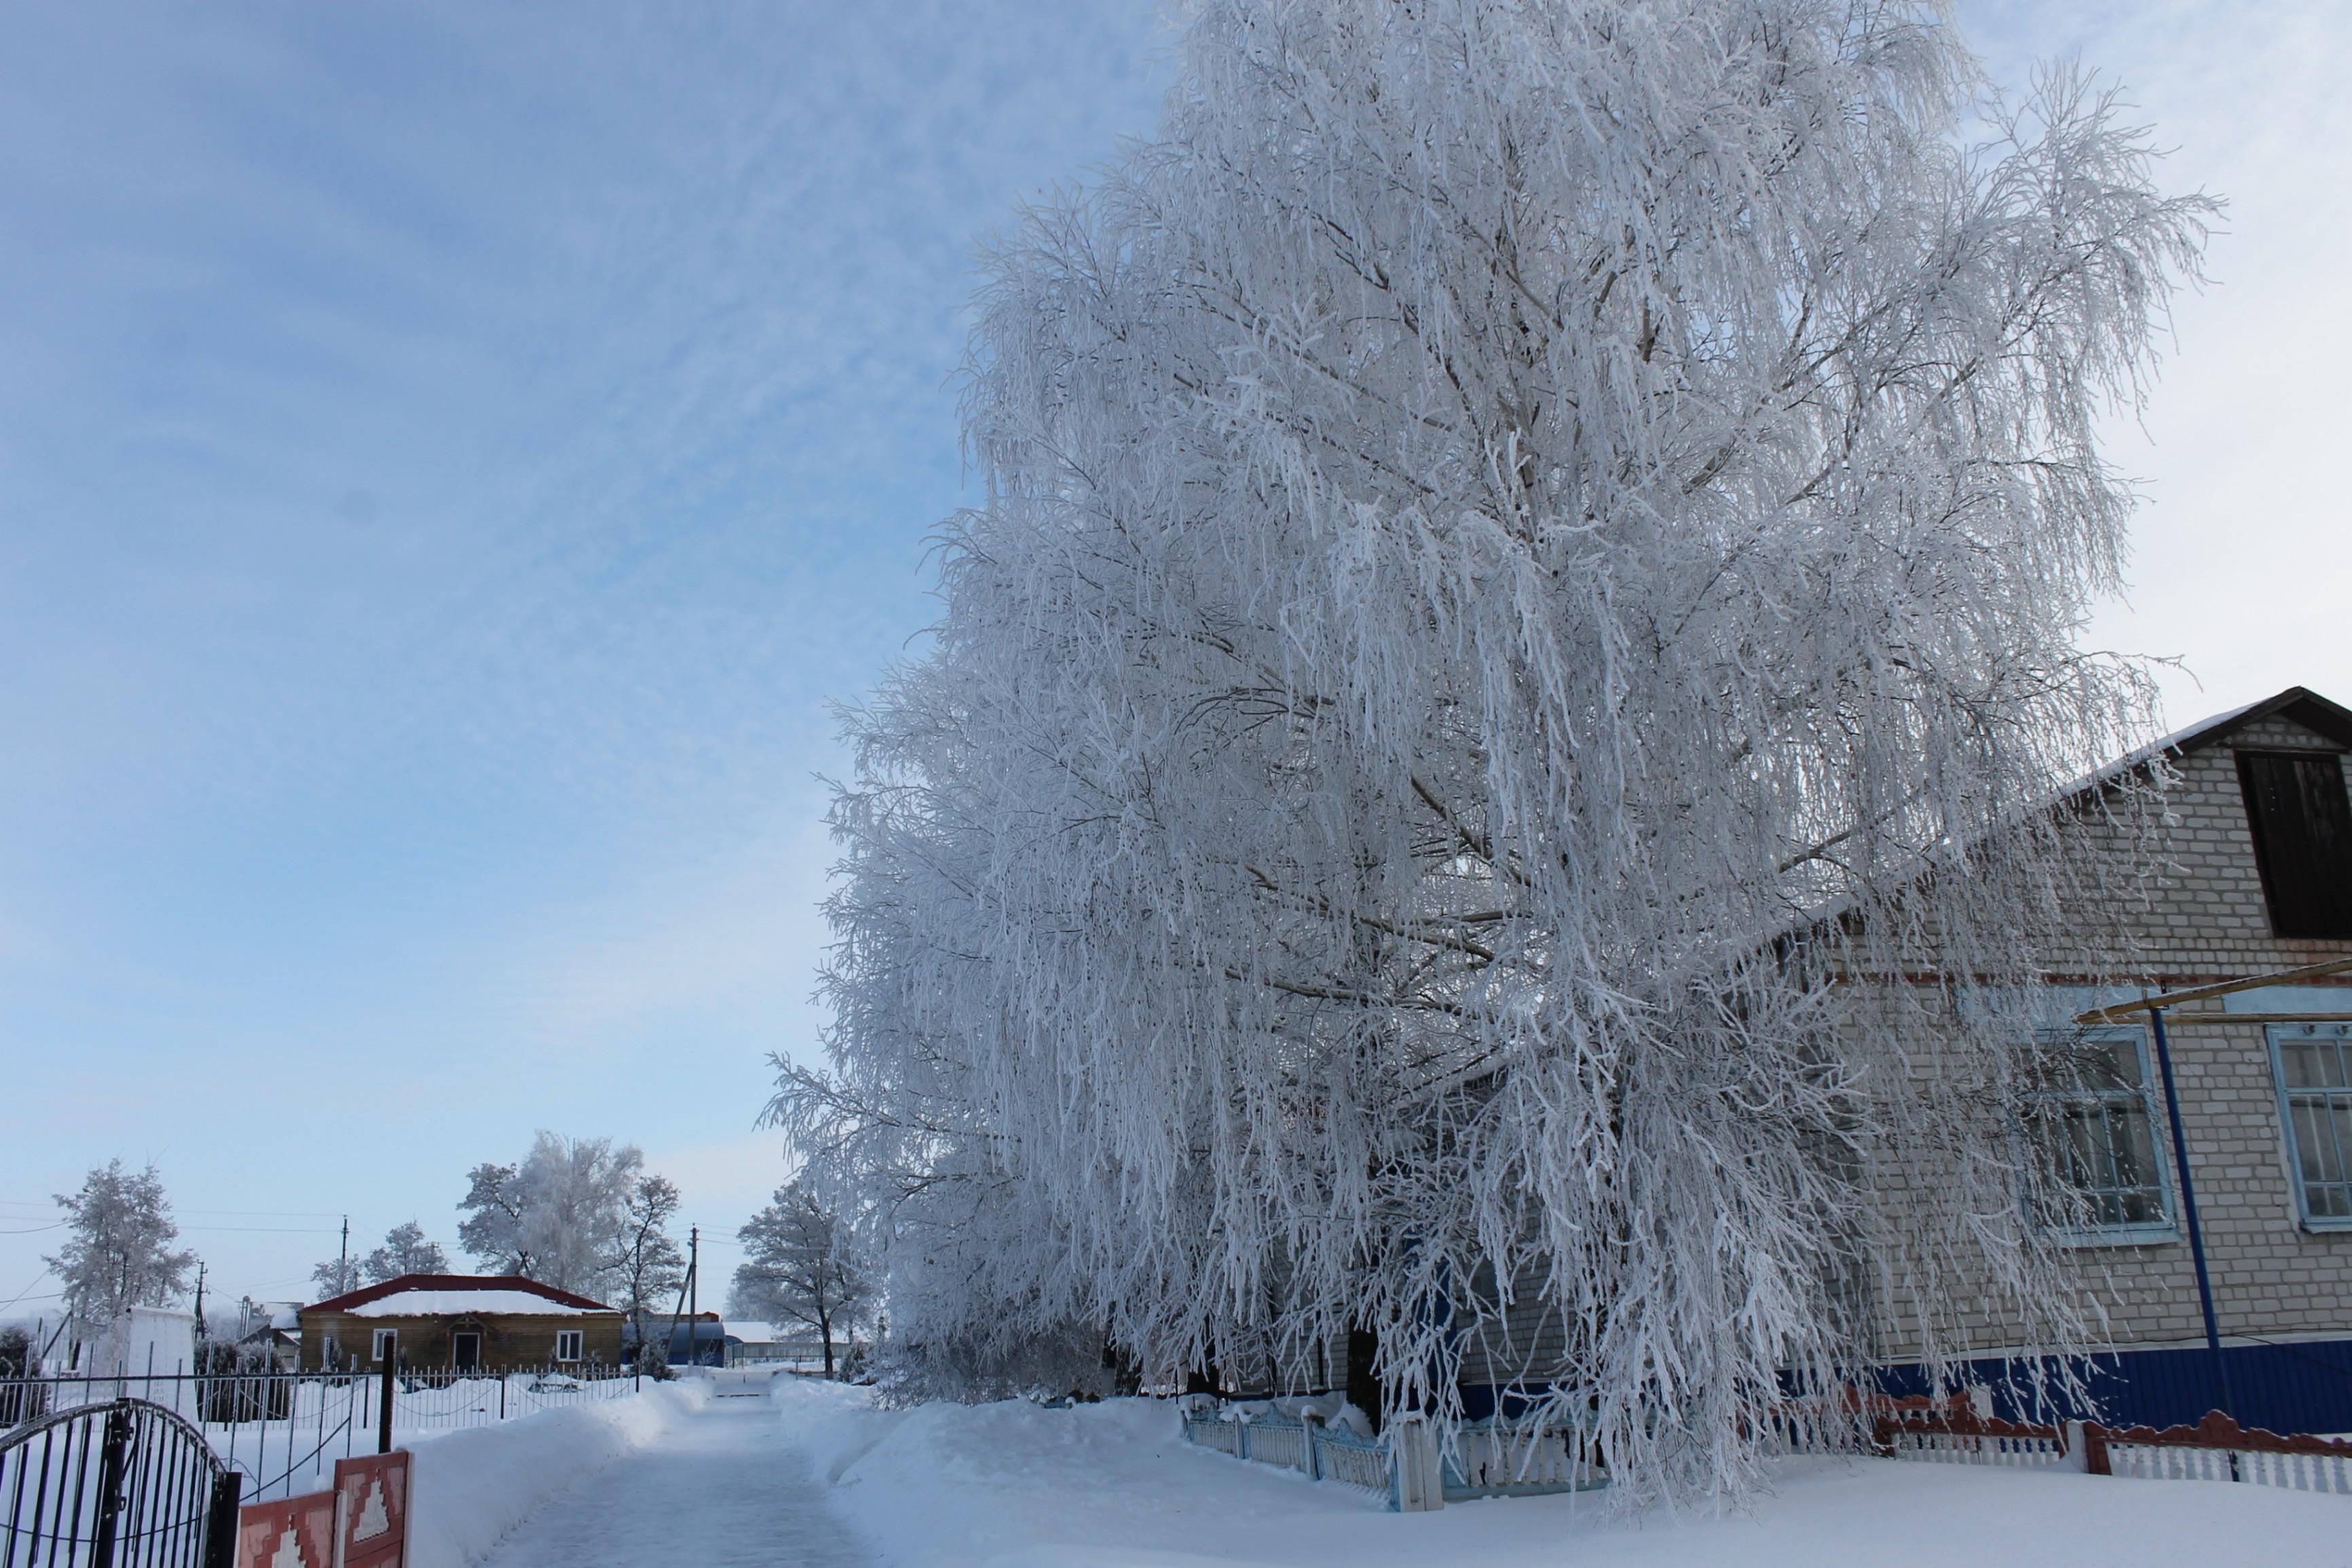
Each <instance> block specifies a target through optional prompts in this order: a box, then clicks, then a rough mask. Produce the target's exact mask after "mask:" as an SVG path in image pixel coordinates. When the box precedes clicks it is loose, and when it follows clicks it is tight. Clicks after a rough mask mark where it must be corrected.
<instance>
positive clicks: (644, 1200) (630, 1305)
mask: <svg viewBox="0 0 2352 1568" xmlns="http://www.w3.org/2000/svg"><path fill="white" fill-rule="evenodd" d="M682 1201H683V1200H682V1199H681V1198H680V1197H679V1195H678V1191H677V1184H676V1183H674V1182H672V1181H671V1180H670V1179H669V1178H668V1177H667V1176H661V1175H646V1176H640V1177H638V1178H637V1179H636V1181H635V1182H634V1183H632V1184H630V1187H629V1192H628V1196H627V1198H626V1200H625V1202H624V1203H623V1205H622V1210H621V1228H620V1232H619V1234H618V1235H617V1236H616V1237H614V1249H613V1254H612V1257H611V1258H610V1259H609V1260H608V1262H607V1265H606V1268H605V1274H606V1276H607V1277H608V1278H609V1279H611V1280H612V1281H613V1286H612V1289H611V1292H610V1300H611V1301H612V1303H613V1305H614V1306H616V1307H618V1308H620V1309H621V1310H623V1311H625V1312H626V1313H628V1314H629V1321H630V1322H631V1323H632V1324H633V1325H634V1326H635V1331H636V1337H637V1342H638V1343H639V1344H640V1345H644V1344H646V1342H647V1341H646V1319H647V1318H648V1317H649V1316H650V1315H652V1314H653V1313H655V1312H656V1311H658V1310H661V1308H662V1305H663V1303H664V1302H665V1301H666V1300H667V1298H668V1297H669V1295H670V1293H671V1292H672V1291H675V1290H676V1289H677V1288H678V1285H679V1283H680V1282H681V1281H683V1280H684V1279H685V1278H686V1255H685V1254H684V1253H683V1252H680V1251H679V1250H678V1246H677V1239H676V1238H675V1237H672V1236H671V1235H670V1234H669V1223H670V1221H671V1220H672V1219H674V1218H676V1217H677V1210H678V1205H679V1204H680V1203H681V1202H682Z"/></svg>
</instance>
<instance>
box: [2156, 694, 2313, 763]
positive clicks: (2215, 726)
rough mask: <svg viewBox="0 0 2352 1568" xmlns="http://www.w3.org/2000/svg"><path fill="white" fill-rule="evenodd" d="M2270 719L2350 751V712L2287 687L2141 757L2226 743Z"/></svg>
mask: <svg viewBox="0 0 2352 1568" xmlns="http://www.w3.org/2000/svg"><path fill="white" fill-rule="evenodd" d="M2273 718H2275V719H2285V720H2287V721H2291V722H2293V723H2296V724H2300V725H2302V726H2303V727H2304V728H2305V729H2306V730H2309V731H2311V732H2312V733H2314V734H2315V735H2322V736H2325V737H2326V738H2327V739H2328V740H2330V741H2333V742H2336V744H2337V745H2339V746H2345V747H2352V709H2347V708H2341V707H2338V706H2337V705H2336V704H2335V703H2333V702H2330V701H2329V700H2327V699H2326V698H2325V697H2322V696H2321V695H2320V694H2319V693H2318V692H2316V691H2314V690H2312V689H2310V688H2309V687H2307V686H2290V687H2288V688H2287V689H2285V690H2284V691H2282V692H2280V693H2279V694H2278V695H2277V696H2275V697H2266V698H2264V699H2263V700H2261V701H2260V702H2249V703H2248V704H2246V706H2244V707H2243V708H2232V709H2231V710H2229V711H2228V712H2226V713H2216V714H2214V715H2213V716H2212V717H2211V718H2210V719H2206V720H2202V721H2200V722H2198V723H2195V724H2191V725H2190V726H2189V728H2187V729H2186V730H2177V731H2173V732H2172V733H2171V734H2169V735H2167V736H2166V737H2165V738H2164V739H2163V740H2161V741H2158V742H2156V744H2155V745H2153V746H2150V747H2148V748H2147V752H2143V753H2141V754H2142V755H2147V754H2152V753H2154V752H2173V753H2174V754H2176V755H2178V754H2180V753H2182V752H2193V751H2196V750H2198V749H2199V748H2200V747H2204V746H2210V745H2215V744H2217V743H2219V742H2222V741H2226V740H2228V739H2229V738H2230V737H2231V735H2233V734H2235V733H2237V732H2238V731H2241V730H2242V729H2244V728H2245V727H2246V726H2247V725H2249V724H2253V723H2258V722H2260V721H2263V720H2264V719H2273Z"/></svg>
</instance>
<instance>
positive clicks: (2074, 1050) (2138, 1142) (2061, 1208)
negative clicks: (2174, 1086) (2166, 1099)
mask: <svg viewBox="0 0 2352 1568" xmlns="http://www.w3.org/2000/svg"><path fill="white" fill-rule="evenodd" d="M2043 1043H2044V1046H2045V1051H2044V1053H2043V1056H2042V1063H2041V1070H2040V1082H2039V1087H2038V1088H2037V1089H2035V1091H2034V1092H2033V1094H2032V1096H2031V1098H2030V1099H2029V1100H2028V1104H2027V1110H2026V1121H2027V1131H2028V1134H2029V1137H2028V1142H2030V1144H2031V1145H2032V1151H2033V1154H2034V1157H2035V1158H2037V1159H2038V1160H2039V1161H2041V1163H2042V1176H2043V1178H2044V1183H2043V1194H2042V1197H2041V1198H2040V1199H2039V1208H2040V1212H2039V1213H2038V1214H2037V1215H2036V1216H2035V1217H2036V1218H2038V1219H2039V1220H2040V1221H2041V1223H2042V1224H2043V1225H2044V1226H2048V1227H2049V1228H2051V1229H2052V1230H2053V1231H2056V1232H2058V1233H2060V1235H2061V1236H2062V1237H2064V1238H2066V1239H2068V1240H2073V1241H2077V1242H2084V1243H2094V1244H2095V1243H2099V1242H2112V1243H2131V1242H2137V1241H2153V1240H2163V1239H2166V1238H2168V1237H2170V1236H2171V1235H2172V1234H2173V1229H2172V1203H2171V1194H2170V1193H2169V1191H2168V1184H2167V1182H2166V1177H2165V1167H2164V1161H2163V1159H2162V1156H2161V1155H2160V1154H2159V1153H2158V1146H2157V1141H2156V1135H2155V1126H2156V1105H2155V1100H2154V1098H2153V1096H2152V1095H2151V1093H2150V1089H2149V1079H2148V1070H2147V1037H2146V1036H2145V1035H2144V1034H2143V1032H2142V1031H2140V1030H2138V1029H2121V1028H2110V1029H2085V1030H2079V1031H2071V1032H2069V1033H2067V1034H2065V1035H2063V1037H2048V1038H2045V1040H2044V1042H2043Z"/></svg>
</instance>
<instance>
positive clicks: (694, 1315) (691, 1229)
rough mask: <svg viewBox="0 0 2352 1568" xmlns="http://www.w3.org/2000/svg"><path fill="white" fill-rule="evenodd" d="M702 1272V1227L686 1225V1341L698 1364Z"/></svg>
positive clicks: (700, 1362) (700, 1351) (700, 1341)
mask: <svg viewBox="0 0 2352 1568" xmlns="http://www.w3.org/2000/svg"><path fill="white" fill-rule="evenodd" d="M701 1273H702V1227H701V1226H698V1225H690V1226H687V1227H686V1322H687V1330H686V1333H687V1340H686V1342H687V1343H688V1344H689V1345H691V1346H692V1347H693V1349H692V1350H691V1351H690V1352H688V1355H689V1357H690V1358H691V1360H692V1361H693V1363H694V1364H695V1365H696V1366H700V1365H701V1364H702V1312H701V1310H700V1307H701V1300H702V1298H701V1295H700V1293H699V1290H698V1281H699V1279H700V1276H701Z"/></svg>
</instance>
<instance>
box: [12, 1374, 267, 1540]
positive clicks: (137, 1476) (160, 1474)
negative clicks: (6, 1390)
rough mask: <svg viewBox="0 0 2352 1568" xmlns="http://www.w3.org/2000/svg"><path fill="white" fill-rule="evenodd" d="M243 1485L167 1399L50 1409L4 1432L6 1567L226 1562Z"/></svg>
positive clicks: (196, 1428) (234, 1536) (126, 1399)
mask: <svg viewBox="0 0 2352 1568" xmlns="http://www.w3.org/2000/svg"><path fill="white" fill-rule="evenodd" d="M240 1482H241V1478H240V1477H239V1475H238V1474H237V1472H236V1470H234V1469H231V1468H229V1467H228V1466H226V1464H224V1463H222V1462H221V1460H220V1458H219V1457H218V1456H216V1455H215V1453H214V1452H213V1449H212V1445H211V1444H210V1443H209V1442H207V1441H206V1440H205V1434H204V1433H203V1431H202V1430H200V1429H199V1428H198V1427H197V1426H195V1425H194V1423H192V1422H190V1421H188V1420H187V1419H186V1418H185V1417H184V1416H182V1415H179V1414H178V1413H177V1412H175V1411H173V1410H170V1409H167V1408H165V1407H164V1406H163V1405H157V1404H154V1403H152V1402H151V1401H148V1400H144V1399H136V1398H115V1399H111V1400H108V1401H106V1402H104V1403H101V1404H84V1405H77V1406H74V1407H71V1408H68V1409H64V1410H53V1411H51V1412H49V1413H48V1414H47V1415H41V1416H38V1417H36V1418H35V1419H33V1420H31V1421H27V1422H23V1423H20V1424H19V1425H17V1426H16V1427H15V1428H14V1429H13V1430H11V1431H10V1432H8V1433H7V1434H6V1435H5V1436H0V1568H228V1564H229V1563H230V1558H231V1553H232V1552H233V1550H234V1547H235V1543H236V1510H237V1502H238V1498H239V1492H240Z"/></svg>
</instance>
